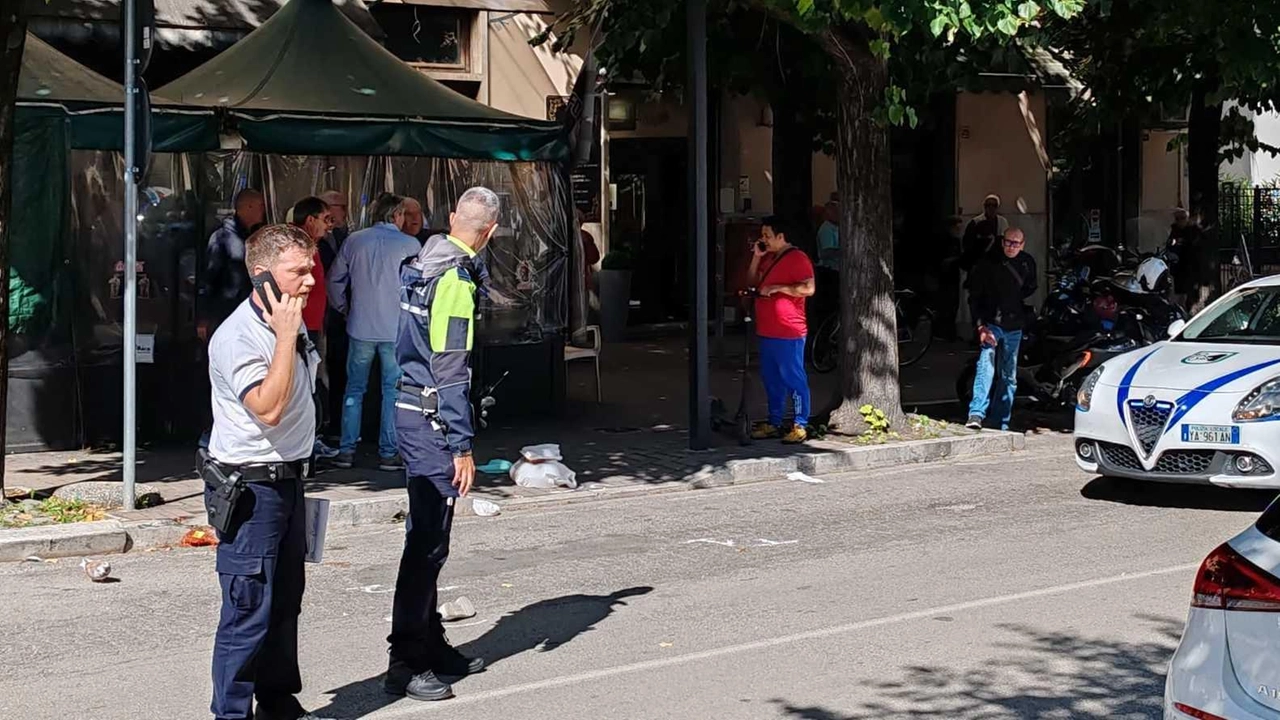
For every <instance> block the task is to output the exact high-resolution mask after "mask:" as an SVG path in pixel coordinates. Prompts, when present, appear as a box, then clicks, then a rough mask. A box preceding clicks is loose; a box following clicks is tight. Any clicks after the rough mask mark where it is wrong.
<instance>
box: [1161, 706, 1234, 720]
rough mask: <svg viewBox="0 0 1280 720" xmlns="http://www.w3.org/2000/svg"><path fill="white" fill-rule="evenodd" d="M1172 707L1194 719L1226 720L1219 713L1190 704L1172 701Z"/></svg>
mask: <svg viewBox="0 0 1280 720" xmlns="http://www.w3.org/2000/svg"><path fill="white" fill-rule="evenodd" d="M1173 707H1174V709H1175V710H1177V711H1178V712H1180V713H1182V714H1183V715H1190V716H1191V717H1193V718H1196V720H1227V719H1226V718H1224V717H1221V716H1219V715H1214V714H1213V713H1207V712H1205V711H1203V710H1200V709H1198V708H1193V707H1191V706H1190V705H1183V704H1182V703H1174V704H1173Z"/></svg>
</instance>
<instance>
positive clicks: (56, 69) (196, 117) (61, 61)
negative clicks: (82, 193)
mask: <svg viewBox="0 0 1280 720" xmlns="http://www.w3.org/2000/svg"><path fill="white" fill-rule="evenodd" d="M153 103H154V104H155V107H154V108H153V109H152V120H151V136H152V141H151V142H152V149H153V150H155V151H156V152H183V151H197V150H211V149H215V148H217V147H218V125H217V118H216V117H215V115H214V113H212V112H210V111H209V110H207V109H205V108H196V107H190V108H182V107H177V106H174V105H173V104H172V103H168V102H167V101H164V100H161V99H160V98H153ZM59 119H62V120H66V121H67V124H68V126H69V135H70V137H69V140H70V146H71V147H72V148H76V149H82V150H121V149H123V147H124V87H123V86H122V85H120V84H119V83H116V82H114V81H112V80H109V79H107V78H105V77H103V76H101V75H99V74H97V73H95V72H94V71H92V70H90V69H89V68H87V67H85V66H83V65H81V64H80V63H78V62H76V61H75V60H72V59H71V58H69V57H67V56H66V55H63V54H62V53H60V52H58V51H57V50H56V49H54V48H53V46H51V45H49V44H48V43H46V42H44V41H43V40H41V39H40V38H38V37H36V36H35V35H32V34H31V33H27V39H26V45H25V47H24V49H23V53H22V69H21V71H20V74H19V75H18V101H17V122H18V133H19V134H20V135H21V133H22V132H23V130H24V128H26V129H29V128H30V127H31V125H32V124H33V123H39V122H47V121H49V120H59Z"/></svg>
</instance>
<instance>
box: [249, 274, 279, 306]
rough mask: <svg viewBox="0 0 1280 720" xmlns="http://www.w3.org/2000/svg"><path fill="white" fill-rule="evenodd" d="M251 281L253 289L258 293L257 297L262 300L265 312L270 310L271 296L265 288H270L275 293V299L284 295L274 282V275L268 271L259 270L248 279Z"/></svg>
mask: <svg viewBox="0 0 1280 720" xmlns="http://www.w3.org/2000/svg"><path fill="white" fill-rule="evenodd" d="M249 281H250V282H252V283H253V291H254V292H256V293H258V299H259V300H261V301H262V308H263V309H264V310H266V311H267V312H271V296H270V295H269V294H268V293H267V288H271V292H273V293H275V295H276V300H277V301H278V300H279V299H280V298H282V297H284V293H282V292H280V286H279V285H277V284H276V278H275V276H274V275H272V274H271V273H270V271H268V272H260V273H258V274H257V275H254V276H253V277H252V278H250V279H249Z"/></svg>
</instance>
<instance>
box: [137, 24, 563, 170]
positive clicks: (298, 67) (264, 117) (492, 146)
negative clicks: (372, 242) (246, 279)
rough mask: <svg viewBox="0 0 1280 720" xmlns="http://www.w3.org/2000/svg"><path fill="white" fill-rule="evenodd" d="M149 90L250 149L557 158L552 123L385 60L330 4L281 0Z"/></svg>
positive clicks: (558, 136)
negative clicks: (212, 118)
mask: <svg viewBox="0 0 1280 720" xmlns="http://www.w3.org/2000/svg"><path fill="white" fill-rule="evenodd" d="M160 93H161V94H162V95H164V96H166V97H170V98H173V99H174V100H177V101H179V102H183V103H188V104H192V105H203V106H206V107H217V108H222V109H224V111H225V112H226V113H227V114H228V115H229V116H230V118H231V119H232V121H233V124H234V127H235V128H236V130H238V131H239V133H240V136H241V137H242V138H243V139H244V142H245V147H246V149H248V150H251V151H255V152H265V153H281V154H294V155H412V156H426V157H444V158H468V159H478V160H561V159H564V158H566V157H567V154H568V151H567V145H566V143H565V138H564V136H563V133H562V132H561V129H560V126H559V125H558V124H557V123H553V122H547V121H541V120H531V119H528V118H523V117H519V116H517V115H512V114H509V113H505V112H502V111H500V110H495V109H493V108H491V107H488V106H486V105H483V104H481V103H478V102H475V101H473V100H471V99H469V98H466V97H464V96H462V95H460V94H458V93H456V92H454V91H453V90H450V89H449V88H447V87H445V86H444V85H442V84H440V83H438V82H436V81H435V80H432V79H431V78H429V77H427V76H426V75H424V74H422V73H420V72H418V71H417V70H415V69H413V68H412V67H409V66H408V65H406V64H405V63H404V62H402V61H401V60H400V59H399V58H397V57H396V56H395V55H392V54H391V53H390V52H389V51H388V50H387V49H386V48H384V47H382V46H381V45H379V44H378V43H377V42H376V41H374V40H373V39H372V38H370V37H369V36H368V35H366V34H365V33H364V31H362V30H361V29H360V28H359V27H357V26H356V25H355V24H354V23H352V22H351V21H350V20H348V19H347V18H346V17H345V16H343V14H342V13H341V12H340V11H339V10H338V9H337V8H336V7H334V5H333V3H332V1H331V0H290V2H288V3H286V4H285V6H284V7H283V8H281V9H280V11H279V12H277V13H276V14H275V15H273V16H272V17H271V19H270V20H268V21H267V22H265V23H263V24H262V25H261V26H260V27H259V28H258V29H257V30H254V31H253V32H252V33H250V34H249V35H248V36H246V37H245V38H244V39H242V40H241V41H239V42H237V43H236V44H235V45H233V46H231V47H230V48H229V49H227V50H226V51H224V52H222V53H221V54H220V55H218V56H217V57H215V58H214V59H212V60H210V61H209V62H207V63H205V64H204V65H201V66H200V67H198V68H196V69H195V70H192V71H191V72H190V73H188V74H186V75H185V76H183V77H181V78H179V79H177V80H175V81H173V82H172V83H170V84H169V85H166V86H165V87H164V88H161V90H160Z"/></svg>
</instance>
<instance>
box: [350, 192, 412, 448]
mask: <svg viewBox="0 0 1280 720" xmlns="http://www.w3.org/2000/svg"><path fill="white" fill-rule="evenodd" d="M414 206H416V203H415V202H414V201H413V200H412V199H410V198H405V197H401V196H399V195H391V194H385V195H383V196H382V197H380V198H378V201H377V202H376V203H375V204H374V206H373V212H372V215H373V218H374V220H375V221H376V223H377V224H376V225H374V226H373V227H371V228H366V229H364V230H361V231H359V232H356V233H352V234H351V236H350V237H348V238H347V241H346V242H344V243H343V244H342V249H341V250H340V251H339V252H338V256H337V258H335V259H334V261H333V265H332V266H331V267H330V269H329V275H328V282H327V285H328V289H329V293H328V295H329V298H328V299H329V305H330V307H332V308H334V309H335V310H337V311H338V312H340V313H342V314H343V315H345V316H346V318H347V336H348V338H350V345H349V349H348V351H347V391H346V394H345V395H344V396H343V398H342V444H341V445H340V446H339V452H338V457H336V458H334V461H333V464H334V465H336V466H338V467H340V468H349V467H352V466H353V465H354V464H355V456H356V441H357V440H359V438H360V424H361V420H362V419H363V418H362V415H363V413H362V410H363V407H364V394H365V391H366V390H368V388H369V373H370V371H371V370H372V368H373V359H374V357H377V358H378V365H379V367H380V368H381V371H382V413H381V420H380V426H379V432H378V469H379V470H385V471H388V472H393V471H397V470H403V469H404V461H403V460H401V459H400V453H399V451H398V450H397V449H396V382H397V381H399V380H400V365H399V363H398V362H397V361H396V332H397V330H398V324H399V321H400V266H401V264H403V263H404V261H405V259H406V258H410V257H413V256H415V255H417V254H418V251H419V250H420V249H421V247H422V246H421V245H419V244H418V241H417V239H416V238H414V237H413V236H411V235H406V234H405V232H404V228H405V224H406V222H407V220H408V215H409V213H410V212H411V210H412V209H413V207H414ZM348 293H350V294H349V295H348Z"/></svg>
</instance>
